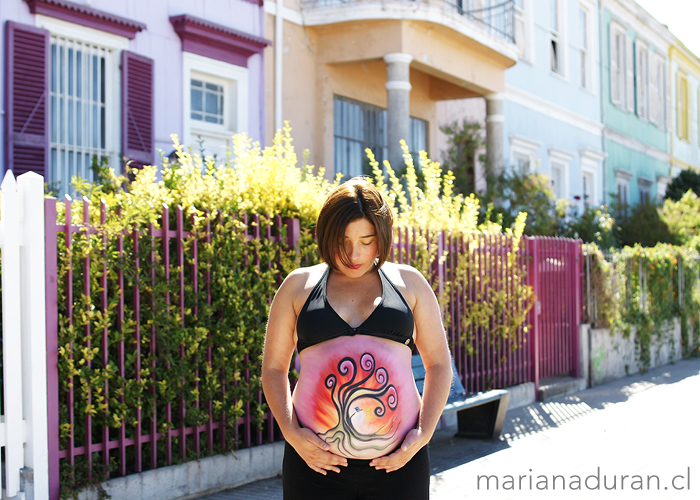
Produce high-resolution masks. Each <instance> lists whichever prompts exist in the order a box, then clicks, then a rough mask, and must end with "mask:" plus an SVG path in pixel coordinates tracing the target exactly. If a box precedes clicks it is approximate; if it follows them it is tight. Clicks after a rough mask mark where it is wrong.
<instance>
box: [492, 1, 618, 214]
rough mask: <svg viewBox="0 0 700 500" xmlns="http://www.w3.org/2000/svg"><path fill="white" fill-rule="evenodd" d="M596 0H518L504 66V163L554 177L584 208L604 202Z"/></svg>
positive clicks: (564, 194) (560, 193) (560, 192)
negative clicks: (516, 54) (514, 52)
mask: <svg viewBox="0 0 700 500" xmlns="http://www.w3.org/2000/svg"><path fill="white" fill-rule="evenodd" d="M598 17H599V11H598V2H595V1H590V0H549V1H544V2H543V1H535V0H517V1H516V16H515V23H516V28H515V32H516V43H517V45H518V48H519V50H520V60H519V61H518V64H516V65H515V66H513V67H512V68H509V69H508V70H507V71H506V91H505V94H504V101H503V102H504V104H503V114H504V116H505V124H504V137H503V140H504V165H505V167H506V168H513V169H523V168H529V170H530V171H532V172H542V173H545V174H547V175H548V176H549V178H550V180H551V183H552V188H553V190H554V192H555V194H556V195H557V197H559V198H563V199H565V200H568V201H569V202H571V203H572V205H574V206H575V207H577V208H578V209H579V211H582V210H583V209H584V208H585V207H586V206H598V205H600V204H602V203H604V202H605V200H606V197H605V192H604V190H605V183H604V175H605V173H604V160H605V158H606V154H605V152H604V150H603V140H602V139H603V135H602V134H603V123H602V122H601V119H600V117H601V89H600V69H599V68H600V51H599V31H598V26H599V24H598Z"/></svg>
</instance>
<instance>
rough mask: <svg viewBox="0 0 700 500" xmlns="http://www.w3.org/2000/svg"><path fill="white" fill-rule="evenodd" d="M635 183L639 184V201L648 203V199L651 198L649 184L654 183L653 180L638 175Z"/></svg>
mask: <svg viewBox="0 0 700 500" xmlns="http://www.w3.org/2000/svg"><path fill="white" fill-rule="evenodd" d="M637 184H638V185H639V203H644V204H647V203H649V200H651V196H650V193H651V186H652V184H654V181H652V180H651V179H649V178H647V177H639V178H638V179H637Z"/></svg>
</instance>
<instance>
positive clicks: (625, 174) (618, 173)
mask: <svg viewBox="0 0 700 500" xmlns="http://www.w3.org/2000/svg"><path fill="white" fill-rule="evenodd" d="M633 177H634V174H633V173H632V172H630V171H629V170H625V169H623V168H616V169H615V193H619V192H620V187H624V188H625V199H624V200H619V199H618V202H622V203H623V204H624V205H625V206H629V205H630V181H631V180H632V178H633Z"/></svg>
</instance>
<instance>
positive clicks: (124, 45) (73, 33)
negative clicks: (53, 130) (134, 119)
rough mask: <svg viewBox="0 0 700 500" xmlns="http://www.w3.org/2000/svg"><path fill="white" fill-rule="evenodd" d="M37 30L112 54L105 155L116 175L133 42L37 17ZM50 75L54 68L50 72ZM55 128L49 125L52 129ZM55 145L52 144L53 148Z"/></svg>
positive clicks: (107, 80) (65, 190)
mask: <svg viewBox="0 0 700 500" xmlns="http://www.w3.org/2000/svg"><path fill="white" fill-rule="evenodd" d="M35 26H36V27H37V28H42V29H45V30H47V31H49V33H50V34H51V35H55V36H59V37H64V38H68V39H71V40H76V41H80V42H84V43H87V44H91V45H98V46H100V47H103V48H105V49H107V50H109V52H108V53H107V55H106V58H105V70H106V71H105V115H106V116H105V118H106V119H105V131H104V132H105V149H104V151H105V153H106V156H107V157H108V159H109V166H110V167H111V168H113V169H115V170H116V171H119V170H120V168H121V164H120V157H119V153H120V150H121V104H122V103H121V70H120V68H119V63H120V56H121V51H122V50H128V48H129V39H128V38H126V37H122V36H118V35H114V34H112V33H107V32H104V31H100V30H97V29H94V28H87V27H85V26H80V25H77V24H73V23H70V22H67V21H63V20H61V19H56V18H53V17H48V16H43V15H40V14H37V15H36V16H35ZM47 71H48V73H49V75H50V73H51V68H47ZM50 126H51V125H49V127H50ZM53 144H54V143H51V145H52V146H53ZM49 167H50V168H47V179H46V182H48V183H51V182H53V181H56V180H58V179H54V178H53V175H54V172H53V171H52V170H53V169H54V168H55V166H52V165H49ZM87 174H88V178H89V179H92V172H88V173H87ZM70 189H71V188H70V186H63V185H61V191H62V192H63V193H70Z"/></svg>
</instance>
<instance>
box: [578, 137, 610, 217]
mask: <svg viewBox="0 0 700 500" xmlns="http://www.w3.org/2000/svg"><path fill="white" fill-rule="evenodd" d="M579 156H580V158H581V175H582V177H583V176H584V175H587V176H589V177H590V178H591V186H590V190H591V194H590V199H589V201H588V206H591V207H598V206H600V205H602V203H603V202H602V196H601V194H602V192H603V190H602V185H601V182H602V171H603V166H602V162H603V160H605V158H606V157H607V156H608V155H607V153H603V152H600V151H596V150H595V149H589V148H582V149H580V150H579ZM582 181H583V179H582ZM581 191H582V193H581V207H583V208H585V204H586V200H585V198H584V194H585V193H583V184H582V185H581Z"/></svg>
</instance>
